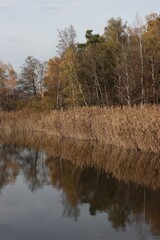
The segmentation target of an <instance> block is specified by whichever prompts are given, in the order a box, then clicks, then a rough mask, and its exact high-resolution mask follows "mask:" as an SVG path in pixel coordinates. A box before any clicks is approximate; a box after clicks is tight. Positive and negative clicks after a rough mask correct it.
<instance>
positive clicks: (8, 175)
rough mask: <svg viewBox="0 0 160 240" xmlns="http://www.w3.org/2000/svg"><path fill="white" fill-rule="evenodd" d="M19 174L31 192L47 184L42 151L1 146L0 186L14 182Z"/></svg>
mask: <svg viewBox="0 0 160 240" xmlns="http://www.w3.org/2000/svg"><path fill="white" fill-rule="evenodd" d="M19 172H20V173H22V174H23V175H24V177H25V179H26V182H27V184H28V186H29V189H30V190H31V191H34V190H35V189H37V188H40V187H42V186H43V185H44V184H48V183H49V179H48V176H47V174H46V166H45V164H44V153H43V151H37V150H30V149H27V148H23V147H16V146H14V145H1V148H0V184H1V186H4V185H5V184H7V183H8V184H9V183H11V182H14V181H15V179H16V176H17V175H18V173H19Z"/></svg>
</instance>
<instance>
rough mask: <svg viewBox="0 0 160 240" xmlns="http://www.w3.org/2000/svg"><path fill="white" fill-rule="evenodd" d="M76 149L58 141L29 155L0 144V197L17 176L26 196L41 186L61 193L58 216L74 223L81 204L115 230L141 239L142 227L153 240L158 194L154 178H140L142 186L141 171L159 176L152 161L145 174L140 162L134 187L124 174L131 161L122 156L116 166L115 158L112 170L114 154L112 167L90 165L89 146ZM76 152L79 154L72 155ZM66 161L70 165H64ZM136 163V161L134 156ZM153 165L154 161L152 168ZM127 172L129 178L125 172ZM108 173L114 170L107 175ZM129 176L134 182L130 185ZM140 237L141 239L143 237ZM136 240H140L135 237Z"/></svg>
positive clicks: (159, 227)
mask: <svg viewBox="0 0 160 240" xmlns="http://www.w3.org/2000/svg"><path fill="white" fill-rule="evenodd" d="M64 143H65V144H64ZM58 144H59V145H58ZM77 146H78V145H74V144H73V142H72V144H71V143H70V144H69V145H66V142H64V141H63V142H61V145H60V143H59V142H58V143H57V142H55V143H54V144H52V148H51V147H50V148H49V147H48V145H47V147H48V154H47V153H46V152H44V151H42V150H41V149H38V147H37V148H36V150H33V149H29V148H26V147H21V146H17V145H7V144H1V145H0V189H1V192H2V195H3V189H4V187H5V186H7V185H9V184H14V183H15V181H16V178H17V177H18V176H19V175H23V177H24V179H25V182H26V184H27V186H28V189H30V191H32V192H35V191H36V190H38V189H42V188H43V187H45V186H46V185H48V186H52V187H53V188H54V189H57V190H61V191H62V195H61V203H60V204H62V206H63V213H62V216H63V217H67V218H72V219H74V220H75V221H78V220H79V218H80V213H81V209H82V206H85V205H87V211H88V213H89V215H90V216H96V215H97V214H99V213H105V214H106V218H107V219H108V220H109V222H110V223H111V225H112V227H113V229H115V230H121V231H126V229H127V227H128V226H134V227H135V229H136V231H138V232H139V234H140V236H141V232H142V233H143V227H142V225H145V228H148V229H149V230H147V231H151V232H152V236H153V235H155V236H159V235H160V208H159V204H160V191H159V190H158V188H157V186H159V179H152V181H151V182H150V176H146V179H149V181H147V183H144V179H145V177H144V176H145V175H144V173H145V172H143V171H146V174H148V173H149V171H151V174H152V173H154V176H155V177H157V174H158V173H159V169H158V163H159V162H158V160H157V159H158V158H157V156H156V157H155V159H154V158H153V159H152V160H151V167H152V169H151V170H148V169H145V167H146V163H145V162H144V165H143V166H142V169H139V172H140V171H142V175H139V176H142V183H141V184H135V182H136V181H137V179H138V180H139V176H138V177H137V178H136V179H135V177H133V176H130V177H129V173H132V171H133V166H135V165H134V164H133V163H132V162H131V161H130V162H129V163H128V162H127V157H129V155H126V158H124V159H123V161H122V160H121V158H122V156H121V155H120V154H119V158H120V160H119V159H117V162H118V163H117V166H115V165H114V164H115V159H114V154H113V153H111V152H110V153H111V156H112V159H111V160H112V161H113V166H114V167H113V166H112V167H110V164H111V160H110V159H109V160H107V161H108V162H109V163H108V162H107V161H106V163H107V165H105V164H104V157H103V158H101V159H99V162H98V161H95V156H99V155H98V154H100V153H101V152H99V153H98V151H95V147H94V145H90V147H89V146H88V147H89V150H88V149H84V148H79V147H80V146H81V147H82V144H80V146H78V147H77ZM77 149H81V150H83V151H85V152H84V153H82V152H79V154H78V152H77V151H78V150H77ZM102 150H103V149H102ZM106 151H108V150H106ZM110 151H111V149H110ZM89 152H90V154H91V156H90V155H89ZM49 153H50V154H49ZM94 154H95V156H94ZM101 154H102V153H101ZM103 154H104V153H103ZM72 157H73V162H74V164H73V162H72V161H68V160H69V159H70V160H71V159H72ZM81 157H83V158H82V159H81ZM107 157H108V155H107ZM116 157H117V155H116ZM87 159H88V160H87ZM128 159H129V158H128ZM142 159H143V158H142ZM129 160H130V159H129ZM134 160H135V159H133V161H134ZM138 160H139V161H140V160H141V158H140V156H139V158H138ZM155 160H157V165H156V164H155ZM124 161H126V162H125V165H123V167H121V164H122V163H124ZM136 164H137V165H138V167H140V166H141V164H142V163H139V162H136ZM153 165H154V166H155V169H153ZM138 167H137V168H135V171H136V174H139V172H138ZM118 168H120V169H119V170H118ZM127 168H128V171H129V173H127ZM108 169H109V170H111V169H112V170H114V171H113V172H111V171H109V170H108ZM122 169H123V170H122ZM121 173H123V177H122V176H121ZM115 175H117V176H118V177H119V180H118V179H117V178H115ZM132 177H133V180H134V181H133V182H134V183H133V182H132V181H131V180H132ZM152 177H153V175H152ZM125 178H126V179H125ZM120 179H121V180H120ZM128 179H129V180H128ZM124 180H125V181H124ZM153 183H155V185H156V189H157V190H156V191H155V190H154V191H153V190H152V189H151V188H149V187H148V186H149V185H151V186H152V184H153ZM140 226H141V227H140ZM142 235H143V237H144V234H142ZM149 236H151V235H149ZM137 239H146V238H142V236H141V237H138V238H137ZM147 239H148V238H147ZM149 239H150V238H149Z"/></svg>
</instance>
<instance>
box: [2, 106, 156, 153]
mask: <svg viewBox="0 0 160 240" xmlns="http://www.w3.org/2000/svg"><path fill="white" fill-rule="evenodd" d="M159 110H160V107H159V106H154V105H152V106H148V105H145V106H135V107H123V108H120V107H112V108H100V107H90V108H79V109H74V110H66V111H56V110H55V111H50V112H42V113H35V112H30V111H19V112H0V131H1V134H3V132H4V131H9V132H19V131H20V132H40V133H43V134H46V135H49V136H55V137H66V138H73V139H80V140H91V141H97V142H101V143H105V144H110V145H115V146H118V147H123V148H126V149H135V150H140V151H147V152H160V111H159Z"/></svg>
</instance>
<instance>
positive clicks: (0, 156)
mask: <svg viewBox="0 0 160 240" xmlns="http://www.w3.org/2000/svg"><path fill="white" fill-rule="evenodd" d="M6 152H7V154H6ZM11 155H12V156H14V157H13V158H11V157H10V156H11ZM17 155H18V151H15V150H14V148H13V147H10V149H9V151H8V146H7V145H0V189H2V188H3V186H5V185H7V184H13V183H14V182H15V180H16V176H17V174H18V172H19V165H18V164H17V163H16V162H15V158H16V156H17Z"/></svg>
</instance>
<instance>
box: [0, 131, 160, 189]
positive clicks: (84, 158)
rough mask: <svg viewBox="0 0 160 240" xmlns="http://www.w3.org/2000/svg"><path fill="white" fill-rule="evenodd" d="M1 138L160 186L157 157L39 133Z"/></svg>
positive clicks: (118, 176) (119, 177)
mask: <svg viewBox="0 0 160 240" xmlns="http://www.w3.org/2000/svg"><path fill="white" fill-rule="evenodd" d="M0 141H1V142H4V143H13V142H14V143H15V144H19V145H23V146H27V147H31V148H35V149H43V150H45V151H46V152H47V154H48V155H52V156H54V157H60V158H62V159H66V160H70V161H72V163H74V164H75V165H76V166H79V167H83V168H84V167H88V166H89V167H91V166H94V167H96V168H98V169H101V170H105V172H108V173H112V174H113V176H115V177H116V178H118V179H119V180H123V181H125V182H129V181H131V182H135V183H137V184H140V185H143V186H147V187H150V188H152V189H153V190H157V189H160V179H159V177H158V176H159V175H160V156H159V155H158V154H153V153H147V152H146V153H145V152H143V153H141V152H139V151H137V152H136V151H134V150H124V149H121V148H118V147H114V146H106V145H102V144H101V145H100V144H97V143H95V142H88V141H75V140H72V139H70V140H69V139H65V138H64V139H56V138H53V137H48V136H45V135H38V134H27V135H21V134H16V135H14V134H7V133H6V135H5V134H3V136H0Z"/></svg>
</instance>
